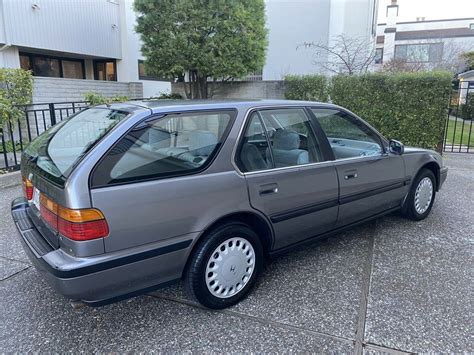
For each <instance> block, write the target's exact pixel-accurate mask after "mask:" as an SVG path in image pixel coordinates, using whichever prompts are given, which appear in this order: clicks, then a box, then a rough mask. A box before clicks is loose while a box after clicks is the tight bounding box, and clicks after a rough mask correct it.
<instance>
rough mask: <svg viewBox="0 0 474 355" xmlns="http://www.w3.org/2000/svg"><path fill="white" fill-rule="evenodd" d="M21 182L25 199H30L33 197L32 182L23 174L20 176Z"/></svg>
mask: <svg viewBox="0 0 474 355" xmlns="http://www.w3.org/2000/svg"><path fill="white" fill-rule="evenodd" d="M22 183H23V184H22V185H23V193H24V194H25V197H26V199H27V200H31V199H32V198H33V183H32V182H31V181H30V180H28V179H27V178H26V177H24V176H23V177H22Z"/></svg>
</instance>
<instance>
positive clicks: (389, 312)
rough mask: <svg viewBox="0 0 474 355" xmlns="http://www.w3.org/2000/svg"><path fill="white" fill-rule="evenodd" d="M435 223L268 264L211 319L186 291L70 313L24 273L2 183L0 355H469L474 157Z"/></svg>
mask: <svg viewBox="0 0 474 355" xmlns="http://www.w3.org/2000/svg"><path fill="white" fill-rule="evenodd" d="M446 162H447V164H448V165H449V166H450V172H449V176H448V181H447V182H446V185H445V186H444V188H443V190H442V192H441V193H440V194H439V195H438V196H437V201H436V203H435V206H434V208H433V211H432V214H431V216H430V217H429V218H427V219H426V220H425V221H422V222H419V223H414V222H410V221H406V220H404V219H402V218H400V217H398V216H394V215H391V216H387V217H384V218H381V219H378V220H376V221H374V222H370V223H367V224H365V225H362V226H360V227H358V228H353V229H351V230H349V231H347V232H345V233H341V234H338V235H336V236H334V237H332V238H330V239H328V240H326V241H322V242H319V243H316V244H314V245H312V246H309V247H304V248H300V249H297V250H295V251H293V252H291V253H290V254H287V255H285V256H283V257H280V258H279V259H276V260H274V261H273V262H271V263H270V264H269V265H268V266H267V268H266V270H265V271H264V273H263V277H262V278H261V280H260V282H259V283H258V285H257V287H256V289H255V290H254V292H253V293H252V294H251V295H250V296H249V297H248V298H247V299H246V300H245V301H243V302H242V303H240V304H239V305H237V306H235V307H233V308H231V309H229V310H224V311H209V310H205V309H202V308H200V307H199V306H197V305H196V304H194V303H192V302H191V301H189V300H188V298H187V297H186V295H185V293H184V292H183V290H182V287H181V286H176V287H173V288H170V289H166V290H163V291H160V292H155V293H152V294H148V295H144V296H141V297H137V298H134V299H131V300H129V301H124V302H121V303H116V304H112V305H109V306H105V307H102V308H89V307H82V308H79V309H73V308H72V307H71V305H70V304H69V302H68V301H67V300H65V299H63V298H62V297H61V296H59V295H57V294H56V293H55V292H54V291H53V290H52V289H51V288H50V287H49V286H48V285H47V284H46V283H45V282H43V280H42V279H41V278H40V277H39V275H38V274H37V273H36V272H35V270H34V269H33V268H32V267H30V264H29V262H28V260H27V258H26V256H25V255H24V253H23V251H22V250H21V246H20V243H19V242H18V241H17V238H18V236H17V232H16V230H15V228H14V227H13V223H12V221H11V217H10V212H9V203H10V201H11V200H12V199H13V198H14V197H15V196H17V195H19V194H20V190H21V189H20V186H18V185H17V179H18V176H17V174H16V175H15V174H10V175H9V176H3V177H0V196H1V201H0V280H2V281H0V306H1V307H0V310H1V311H0V352H6V351H18V352H25V351H41V352H46V351H48V352H49V351H55V352H63V351H85V352H91V351H101V352H119V351H120V352H122V351H131V350H133V351H152V350H156V351H158V350H161V351H185V350H188V351H189V350H191V351H193V350H194V351H216V352H221V351H235V352H242V351H265V352H270V351H279V352H286V351H290V350H292V351H310V352H328V351H335V352H346V353H349V352H356V353H361V352H366V353H373V352H374V353H375V352H377V353H380V352H386V353H396V352H399V351H404V352H427V351H444V352H448V351H456V352H461V351H472V350H473V349H474V343H473V338H472V334H473V323H474V319H473V311H474V309H473V301H472V300H473V297H472V295H473V270H474V268H473V266H474V265H473V252H474V248H473V241H474V212H473V211H474V155H467V154H463V155H448V156H447V157H446Z"/></svg>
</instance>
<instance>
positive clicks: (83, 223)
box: [40, 194, 109, 241]
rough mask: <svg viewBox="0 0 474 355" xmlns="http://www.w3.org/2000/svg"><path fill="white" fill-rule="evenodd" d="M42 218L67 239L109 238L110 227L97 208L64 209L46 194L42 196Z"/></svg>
mask: <svg viewBox="0 0 474 355" xmlns="http://www.w3.org/2000/svg"><path fill="white" fill-rule="evenodd" d="M40 203H41V216H42V217H43V219H44V220H45V221H46V222H47V223H48V224H49V225H50V226H51V228H53V229H54V230H57V231H58V232H59V233H61V234H62V235H63V236H65V237H66V238H69V239H71V240H76V241H83V240H92V239H97V238H103V237H107V236H108V235H109V226H108V224H107V221H106V220H105V217H104V215H103V214H102V212H100V211H99V210H97V209H95V208H86V209H71V208H67V207H63V206H61V205H59V204H57V203H55V202H54V201H52V200H51V199H49V198H47V197H46V196H45V195H44V194H41V196H40Z"/></svg>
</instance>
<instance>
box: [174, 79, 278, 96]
mask: <svg viewBox="0 0 474 355" xmlns="http://www.w3.org/2000/svg"><path fill="white" fill-rule="evenodd" d="M171 91H172V92H173V93H178V94H180V95H182V96H183V97H186V94H185V92H184V88H183V83H173V84H171ZM212 98H213V99H284V98H285V82H284V81H282V80H268V81H234V82H226V83H218V84H217V85H216V90H215V93H214V95H213V97H212Z"/></svg>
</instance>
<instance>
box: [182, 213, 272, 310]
mask: <svg viewBox="0 0 474 355" xmlns="http://www.w3.org/2000/svg"><path fill="white" fill-rule="evenodd" d="M262 263H263V248H262V244H261V242H260V239H259V238H258V236H257V234H256V233H255V232H254V231H253V230H252V229H250V228H249V227H248V226H247V225H245V224H243V223H238V222H235V223H228V224H225V225H222V226H220V227H217V228H216V229H214V230H212V231H211V232H209V233H208V234H207V235H206V236H204V237H203V239H202V240H201V241H199V242H198V245H197V246H196V249H195V250H194V252H193V254H192V255H191V257H190V260H189V263H188V267H187V270H186V273H185V283H186V288H187V289H188V292H189V293H190V294H191V296H192V297H194V298H195V299H196V300H197V301H198V302H199V303H201V304H202V305H203V306H205V307H208V308H213V309H222V308H226V307H229V306H232V305H234V304H236V303H238V302H239V301H241V300H242V299H243V298H244V297H246V296H247V294H248V293H249V292H250V290H251V289H252V287H253V286H254V284H255V281H256V279H257V276H258V275H259V273H260V271H261V268H262Z"/></svg>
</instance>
